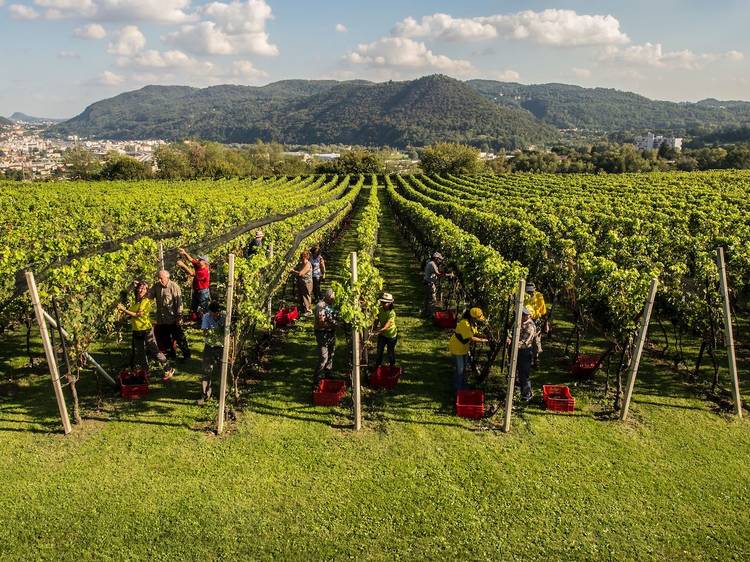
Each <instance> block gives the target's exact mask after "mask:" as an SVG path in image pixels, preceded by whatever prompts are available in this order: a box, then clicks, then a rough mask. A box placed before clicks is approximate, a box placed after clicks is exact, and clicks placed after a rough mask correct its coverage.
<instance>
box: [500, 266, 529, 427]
mask: <svg viewBox="0 0 750 562" xmlns="http://www.w3.org/2000/svg"><path fill="white" fill-rule="evenodd" d="M525 290H526V279H521V280H519V281H518V287H517V288H516V291H517V292H516V306H515V308H516V311H515V312H516V320H515V322H514V323H513V339H512V342H511V348H510V374H509V375H508V391H507V393H506V395H505V419H504V420H503V431H504V432H505V433H508V432H509V431H510V414H511V411H512V410H513V394H514V392H515V388H516V369H517V366H518V340H519V339H520V337H521V316H522V314H523V295H524V291H525ZM503 337H505V335H504V334H503Z"/></svg>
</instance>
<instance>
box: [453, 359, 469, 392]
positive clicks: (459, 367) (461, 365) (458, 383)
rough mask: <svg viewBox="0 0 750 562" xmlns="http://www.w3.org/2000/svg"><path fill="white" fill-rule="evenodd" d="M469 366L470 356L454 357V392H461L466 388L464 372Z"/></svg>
mask: <svg viewBox="0 0 750 562" xmlns="http://www.w3.org/2000/svg"><path fill="white" fill-rule="evenodd" d="M468 366H469V356H468V355H454V356H453V390H455V391H459V390H461V389H462V388H463V387H464V372H465V371H466V368H467V367H468Z"/></svg>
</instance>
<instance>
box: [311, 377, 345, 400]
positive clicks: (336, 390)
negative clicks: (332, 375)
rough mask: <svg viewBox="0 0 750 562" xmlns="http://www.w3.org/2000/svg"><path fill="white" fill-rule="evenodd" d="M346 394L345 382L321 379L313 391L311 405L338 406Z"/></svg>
mask: <svg viewBox="0 0 750 562" xmlns="http://www.w3.org/2000/svg"><path fill="white" fill-rule="evenodd" d="M345 394H346V382H344V381H338V380H333V379H323V380H321V381H320V382H319V383H318V387H317V388H316V389H315V390H314V391H313V403H314V404H315V405H316V406H338V404H339V402H341V399H342V398H343V397H344V395H345Z"/></svg>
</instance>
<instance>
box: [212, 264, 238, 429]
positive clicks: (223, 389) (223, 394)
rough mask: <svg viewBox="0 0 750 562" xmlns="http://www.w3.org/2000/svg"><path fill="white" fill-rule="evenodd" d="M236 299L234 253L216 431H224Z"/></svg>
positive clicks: (230, 267) (228, 291) (230, 271)
mask: <svg viewBox="0 0 750 562" xmlns="http://www.w3.org/2000/svg"><path fill="white" fill-rule="evenodd" d="M233 299H234V254H229V279H228V281H227V308H226V316H225V318H224V351H223V353H222V355H221V382H220V384H219V414H218V417H217V419H216V433H217V434H219V435H220V434H221V432H222V431H224V410H225V409H226V401H227V373H228V371H229V347H230V344H231V337H230V336H231V328H232V301H233Z"/></svg>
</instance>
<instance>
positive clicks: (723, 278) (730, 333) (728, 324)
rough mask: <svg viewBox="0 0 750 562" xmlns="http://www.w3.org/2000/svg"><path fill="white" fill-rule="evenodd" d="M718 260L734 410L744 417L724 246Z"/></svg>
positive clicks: (725, 341) (718, 254) (718, 250)
mask: <svg viewBox="0 0 750 562" xmlns="http://www.w3.org/2000/svg"><path fill="white" fill-rule="evenodd" d="M716 254H717V255H716V261H717V265H718V266H719V289H720V290H721V296H722V301H723V308H724V343H725V344H726V346H727V356H728V360H729V375H730V376H731V377H732V398H733V400H734V411H735V413H736V414H737V416H738V417H740V418H741V417H742V395H741V394H740V380H739V377H738V375H737V356H736V355H735V351H734V329H733V328H732V307H731V304H730V302H729V284H728V283H727V266H726V261H725V260H724V248H718V249H717V252H716Z"/></svg>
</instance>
